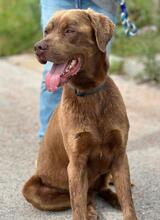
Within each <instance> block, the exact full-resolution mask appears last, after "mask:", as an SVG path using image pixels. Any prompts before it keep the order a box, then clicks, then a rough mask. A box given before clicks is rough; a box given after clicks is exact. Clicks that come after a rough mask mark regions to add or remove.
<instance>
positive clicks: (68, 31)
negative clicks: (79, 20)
mask: <svg viewBox="0 0 160 220" xmlns="http://www.w3.org/2000/svg"><path fill="white" fill-rule="evenodd" d="M74 32H75V30H73V29H71V28H68V29H66V30H65V34H70V33H74Z"/></svg>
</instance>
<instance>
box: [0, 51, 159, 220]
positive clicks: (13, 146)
mask: <svg viewBox="0 0 160 220" xmlns="http://www.w3.org/2000/svg"><path fill="white" fill-rule="evenodd" d="M41 68H42V67H41V66H39V64H38V63H37V62H36V61H35V60H34V59H33V57H32V56H31V55H21V56H18V57H17V56H15V57H10V58H7V59H1V60H0V155H1V160H0V220H42V219H43V220H51V219H52V220H56V219H59V220H64V219H71V215H70V211H65V212H42V211H39V210H37V209H35V208H32V206H31V205H30V204H29V203H27V202H26V201H25V200H24V199H23V197H22V194H21V188H22V185H23V183H24V181H25V180H26V179H28V178H29V177H30V175H31V174H32V173H33V172H34V161H35V158H36V154H37V151H38V145H37V143H38V140H37V136H36V135H37V129H38V107H39V85H40V80H41V74H40V71H41ZM113 78H114V79H115V81H116V83H117V85H118V86H119V88H120V90H121V92H122V94H123V97H124V100H125V103H126V106H127V110H128V115H129V119H130V124H131V130H130V137H129V143H128V155H129V161H130V169H131V177H132V182H133V183H134V184H135V187H134V188H133V197H134V201H135V206H136V210H137V213H138V217H139V220H159V219H160V159H159V158H160V89H158V88H155V87H151V86H149V85H136V84H135V83H134V82H133V81H130V80H127V79H124V78H122V77H119V76H114V77H113ZM97 206H98V211H99V212H100V213H102V214H101V219H107V220H122V215H121V212H118V211H115V210H114V209H112V208H111V207H110V206H107V205H106V203H104V202H103V201H101V200H97Z"/></svg>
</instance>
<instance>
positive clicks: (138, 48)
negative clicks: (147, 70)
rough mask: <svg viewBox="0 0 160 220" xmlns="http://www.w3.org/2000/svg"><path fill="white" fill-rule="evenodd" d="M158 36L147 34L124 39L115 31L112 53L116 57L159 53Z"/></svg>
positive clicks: (122, 34) (159, 39) (156, 34)
mask: <svg viewBox="0 0 160 220" xmlns="http://www.w3.org/2000/svg"><path fill="white" fill-rule="evenodd" d="M159 42H160V34H159V33H153V32H147V34H143V35H137V36H134V37H126V36H125V35H124V33H122V32H121V31H119V30H118V31H117V34H116V36H115V39H114V41H113V47H112V52H113V54H116V55H118V56H123V57H126V56H146V53H149V52H151V53H160V43H159Z"/></svg>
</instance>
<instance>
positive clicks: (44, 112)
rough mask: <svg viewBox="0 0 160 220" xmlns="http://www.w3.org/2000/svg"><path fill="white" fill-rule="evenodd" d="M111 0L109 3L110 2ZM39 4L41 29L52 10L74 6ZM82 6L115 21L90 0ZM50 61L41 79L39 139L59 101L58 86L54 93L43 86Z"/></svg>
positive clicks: (55, 0) (67, 0)
mask: <svg viewBox="0 0 160 220" xmlns="http://www.w3.org/2000/svg"><path fill="white" fill-rule="evenodd" d="M112 1H114V0H111V1H110V2H111V3H110V4H112ZM40 3H41V4H40V6H41V25H42V29H43V30H44V28H45V27H46V25H47V23H48V20H49V19H50V17H51V16H52V15H53V14H54V12H56V11H58V10H63V9H71V8H75V1H74V0H40ZM82 8H83V9H87V8H92V9H93V10H95V11H97V12H99V13H103V14H104V15H107V16H108V17H109V18H110V19H111V20H112V21H113V22H114V23H115V22H116V17H115V16H113V15H112V14H111V13H110V12H107V11H105V10H103V8H100V7H99V6H98V5H96V4H95V3H93V2H92V1H91V0H83V1H82ZM51 65H52V63H50V62H47V64H45V65H44V68H43V75H42V81H41V89H40V129H39V132H38V137H39V138H40V139H41V138H43V136H44V133H45V130H46V128H47V126H48V121H49V119H50V116H51V115H52V113H53V112H54V110H55V108H56V107H57V105H58V104H59V102H60V99H61V94H62V88H59V89H58V90H57V91H56V92H55V93H51V92H48V91H47V90H46V87H45V76H46V73H47V72H48V71H49V70H50V69H51Z"/></svg>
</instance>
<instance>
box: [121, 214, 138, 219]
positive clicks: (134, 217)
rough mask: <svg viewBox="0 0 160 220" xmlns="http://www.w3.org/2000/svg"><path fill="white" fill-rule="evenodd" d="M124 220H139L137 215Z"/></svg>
mask: <svg viewBox="0 0 160 220" xmlns="http://www.w3.org/2000/svg"><path fill="white" fill-rule="evenodd" d="M124 220H138V218H137V217H136V216H135V215H134V216H133V215H132V216H127V217H125V218H124Z"/></svg>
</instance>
